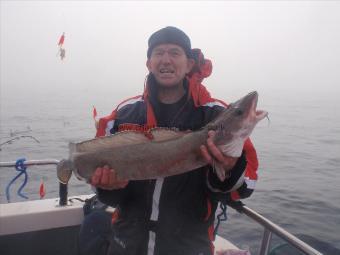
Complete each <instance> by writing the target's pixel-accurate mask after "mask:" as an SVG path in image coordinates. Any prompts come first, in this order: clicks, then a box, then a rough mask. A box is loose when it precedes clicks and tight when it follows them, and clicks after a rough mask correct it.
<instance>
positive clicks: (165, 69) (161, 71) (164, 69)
mask: <svg viewBox="0 0 340 255" xmlns="http://www.w3.org/2000/svg"><path fill="white" fill-rule="evenodd" d="M159 72H160V73H164V74H166V73H170V74H172V73H174V72H175V71H174V70H172V69H168V68H162V69H160V70H159Z"/></svg>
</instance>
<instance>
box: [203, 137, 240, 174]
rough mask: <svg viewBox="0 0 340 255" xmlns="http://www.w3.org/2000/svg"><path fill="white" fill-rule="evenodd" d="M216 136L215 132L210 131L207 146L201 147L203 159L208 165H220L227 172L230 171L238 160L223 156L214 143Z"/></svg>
mask: <svg viewBox="0 0 340 255" xmlns="http://www.w3.org/2000/svg"><path fill="white" fill-rule="evenodd" d="M215 134H216V133H215V131H209V133H208V139H207V145H206V146H205V145H201V147H200V149H201V152H202V155H203V158H204V159H205V161H206V162H207V163H208V164H211V165H214V164H215V163H217V164H220V165H221V166H222V167H223V168H224V169H225V171H228V170H230V169H232V168H233V167H234V166H235V164H236V162H237V159H238V158H234V157H229V156H227V155H224V154H223V152H222V151H221V150H220V149H219V148H218V147H217V146H216V145H215V143H214V138H215Z"/></svg>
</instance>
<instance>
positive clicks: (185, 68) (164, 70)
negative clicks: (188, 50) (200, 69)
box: [146, 44, 195, 87]
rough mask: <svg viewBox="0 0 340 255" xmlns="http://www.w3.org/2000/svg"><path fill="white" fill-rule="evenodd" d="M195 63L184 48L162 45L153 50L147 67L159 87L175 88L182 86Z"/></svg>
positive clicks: (174, 45)
mask: <svg viewBox="0 0 340 255" xmlns="http://www.w3.org/2000/svg"><path fill="white" fill-rule="evenodd" d="M194 63H195V62H194V60H193V59H189V58H188V57H187V55H186V54H185V52H184V50H183V48H182V47H180V46H178V45H176V44H160V45H158V46H156V47H155V48H154V49H153V50H152V52H151V56H150V58H149V59H148V60H147V62H146V66H147V67H148V69H149V71H150V72H151V73H152V74H153V75H154V77H155V79H156V81H157V82H158V84H159V85H161V86H164V87H173V86H177V85H179V84H182V81H183V79H184V77H185V76H186V74H187V73H189V72H190V71H191V69H192V67H193V65H194Z"/></svg>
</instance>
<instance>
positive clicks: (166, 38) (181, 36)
mask: <svg viewBox="0 0 340 255" xmlns="http://www.w3.org/2000/svg"><path fill="white" fill-rule="evenodd" d="M162 43H172V44H176V45H178V46H181V47H182V48H183V50H184V52H185V54H186V55H187V56H188V57H191V42H190V38H189V37H188V36H187V35H186V34H185V33H184V32H183V31H182V30H180V29H178V28H176V27H165V28H162V29H160V30H158V31H156V32H155V33H153V34H152V35H151V36H150V38H149V41H148V46H149V48H148V52H147V56H148V58H150V56H151V52H152V50H153V48H155V46H157V45H159V44H162Z"/></svg>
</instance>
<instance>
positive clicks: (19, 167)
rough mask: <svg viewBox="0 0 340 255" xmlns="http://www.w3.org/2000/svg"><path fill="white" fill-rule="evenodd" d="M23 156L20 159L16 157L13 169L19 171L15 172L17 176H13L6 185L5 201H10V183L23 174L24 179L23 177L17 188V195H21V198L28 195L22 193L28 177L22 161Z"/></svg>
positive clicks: (23, 160)
mask: <svg viewBox="0 0 340 255" xmlns="http://www.w3.org/2000/svg"><path fill="white" fill-rule="evenodd" d="M25 160H26V159H25V158H21V159H18V160H17V161H16V163H15V170H17V171H19V172H20V173H18V174H17V176H15V177H14V178H13V179H12V180H11V181H10V182H9V183H8V185H7V187H6V198H7V202H8V203H9V202H10V201H11V199H10V194H9V188H10V187H11V185H12V184H13V183H14V182H15V181H16V180H17V179H18V178H19V177H20V176H21V175H22V174H24V175H25V179H24V182H23V183H22V184H21V186H20V188H19V189H18V192H17V194H18V196H20V197H22V198H26V199H28V197H27V196H26V195H24V194H23V193H22V190H23V188H24V187H25V186H26V184H27V179H28V176H27V172H26V169H27V167H26V166H25V164H24V162H25Z"/></svg>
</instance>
